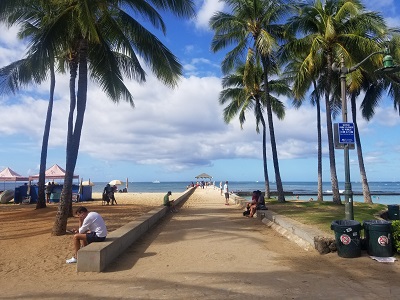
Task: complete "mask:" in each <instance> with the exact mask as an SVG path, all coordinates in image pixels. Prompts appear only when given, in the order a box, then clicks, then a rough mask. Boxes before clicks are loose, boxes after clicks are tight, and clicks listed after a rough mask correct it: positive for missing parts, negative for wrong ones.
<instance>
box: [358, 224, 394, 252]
mask: <svg viewBox="0 0 400 300" xmlns="http://www.w3.org/2000/svg"><path fill="white" fill-rule="evenodd" d="M363 225H364V233H365V240H366V244H367V252H368V254H369V255H371V256H377V257H390V256H392V255H393V237H392V223H391V222H388V221H385V220H368V221H364V222H363Z"/></svg>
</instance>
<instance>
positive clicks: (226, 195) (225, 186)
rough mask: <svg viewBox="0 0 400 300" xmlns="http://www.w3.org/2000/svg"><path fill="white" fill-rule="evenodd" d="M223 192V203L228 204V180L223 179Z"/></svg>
mask: <svg viewBox="0 0 400 300" xmlns="http://www.w3.org/2000/svg"><path fill="white" fill-rule="evenodd" d="M224 194H225V205H229V187H228V181H225V184H224Z"/></svg>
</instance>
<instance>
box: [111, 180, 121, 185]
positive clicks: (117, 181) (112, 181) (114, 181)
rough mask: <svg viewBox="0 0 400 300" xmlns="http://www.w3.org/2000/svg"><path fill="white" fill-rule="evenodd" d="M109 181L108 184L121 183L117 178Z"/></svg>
mask: <svg viewBox="0 0 400 300" xmlns="http://www.w3.org/2000/svg"><path fill="white" fill-rule="evenodd" d="M109 183H110V185H120V184H122V182H121V180H118V179H114V180H111V181H110V182H109Z"/></svg>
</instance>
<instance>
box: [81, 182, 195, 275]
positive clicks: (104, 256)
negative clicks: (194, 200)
mask: <svg viewBox="0 0 400 300" xmlns="http://www.w3.org/2000/svg"><path fill="white" fill-rule="evenodd" d="M195 189H196V188H190V189H188V190H186V191H185V192H184V193H183V194H182V195H181V196H180V197H179V198H178V199H176V200H175V205H180V204H183V203H184V202H185V201H186V200H187V199H188V198H189V197H190V195H192V194H193V192H194V191H195ZM167 211H168V208H167V207H165V206H163V205H162V206H160V207H156V208H154V209H152V210H151V211H149V212H148V213H146V214H145V215H143V216H140V217H138V218H136V219H135V220H134V221H132V222H129V223H127V224H125V225H124V226H122V227H120V228H118V229H116V230H114V231H113V232H111V233H109V234H108V236H107V238H106V240H105V241H104V242H100V243H92V244H90V245H88V246H86V247H84V248H82V249H80V250H79V251H78V263H77V266H76V267H77V271H78V272H101V271H103V270H104V269H105V268H106V267H107V266H108V265H109V264H110V263H111V262H112V261H114V260H115V259H116V258H117V257H118V256H119V255H121V254H122V253H123V252H124V251H125V250H126V249H127V248H128V247H129V246H131V245H132V244H133V243H134V242H135V241H136V240H137V239H138V238H139V237H141V236H142V235H143V234H144V233H145V232H147V231H148V230H149V229H150V228H151V227H152V226H153V225H154V224H156V223H157V222H158V221H159V220H160V219H161V218H162V217H164V216H165V215H166V213H167Z"/></svg>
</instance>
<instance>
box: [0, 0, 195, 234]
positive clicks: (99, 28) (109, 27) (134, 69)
mask: <svg viewBox="0 0 400 300" xmlns="http://www.w3.org/2000/svg"><path fill="white" fill-rule="evenodd" d="M27 2H28V1H24V0H16V1H14V2H12V1H9V0H5V1H1V4H0V18H1V17H2V14H3V12H4V10H9V9H15V8H16V7H17V8H20V6H22V5H26V4H27ZM55 2H56V3H57V7H55V8H54V10H53V12H52V14H51V15H49V16H48V18H49V20H48V23H51V24H52V25H53V26H52V27H46V28H47V29H48V34H49V36H51V37H53V40H51V41H50V42H51V44H52V45H53V46H54V48H53V49H57V51H55V52H54V57H57V59H58V60H59V61H60V62H61V63H64V64H63V67H64V68H65V69H69V72H70V112H69V116H68V130H67V150H66V168H65V170H66V175H65V178H64V186H63V190H62V193H61V199H60V204H59V208H58V211H57V215H56V220H55V223H54V226H53V234H54V235H60V234H65V232H66V225H67V218H68V216H69V215H70V214H71V208H72V204H71V199H72V180H73V173H74V170H75V166H76V161H77V157H78V151H79V144H80V137H81V132H82V127H83V120H84V115H85V109H86V101H87V80H88V75H90V77H91V79H92V80H93V81H94V82H95V83H97V84H99V85H100V87H101V88H102V89H103V91H104V92H105V93H106V94H107V96H108V97H109V98H110V99H112V100H113V101H114V102H119V101H120V100H125V101H128V102H129V103H131V105H132V106H133V97H132V95H131V93H130V92H129V90H128V89H127V87H126V86H125V85H124V82H123V79H124V76H125V78H128V79H134V80H137V81H139V82H144V81H145V79H146V74H145V71H144V69H143V67H142V65H141V62H140V59H139V57H140V58H141V59H143V61H144V63H146V64H147V65H148V66H149V67H150V69H151V70H152V72H153V73H154V74H155V75H156V77H157V78H158V79H159V80H161V81H162V82H163V83H164V84H166V85H168V86H170V87H175V86H176V85H177V82H178V79H179V77H180V75H181V74H182V67H181V65H180V63H179V62H178V60H177V59H176V57H175V56H174V55H173V54H172V53H171V52H170V51H169V50H168V49H167V48H166V47H165V46H164V45H163V44H162V43H161V42H160V41H159V39H158V38H157V37H156V36H155V35H154V34H152V33H151V32H150V31H149V30H147V29H146V28H145V27H143V26H142V25H141V24H140V23H139V22H138V21H137V20H136V19H134V18H133V16H132V15H133V14H136V13H137V14H139V15H140V16H141V20H146V21H149V23H150V24H151V25H153V26H154V27H155V29H160V30H161V31H162V32H163V33H164V34H165V30H166V26H165V24H164V22H163V20H162V18H161V16H160V14H159V13H158V11H157V9H159V10H165V11H170V12H171V13H173V14H174V15H176V16H178V17H189V16H192V15H193V14H194V9H193V7H194V5H193V2H192V1H190V0H166V1H165V0H151V1H147V2H144V1H140V2H138V1H134V0H123V1H117V2H115V1H111V0H100V1H77V0H58V1H55ZM13 3H14V4H13ZM31 3H32V5H38V6H40V5H42V4H43V3H42V2H41V1H39V0H36V1H35V0H31ZM13 5H14V6H13ZM3 15H4V16H5V15H6V14H3ZM54 28H57V35H56V36H54V35H53V34H52V33H54V32H53V31H52V30H53V29H54ZM76 79H77V85H76V83H75V82H76Z"/></svg>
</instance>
